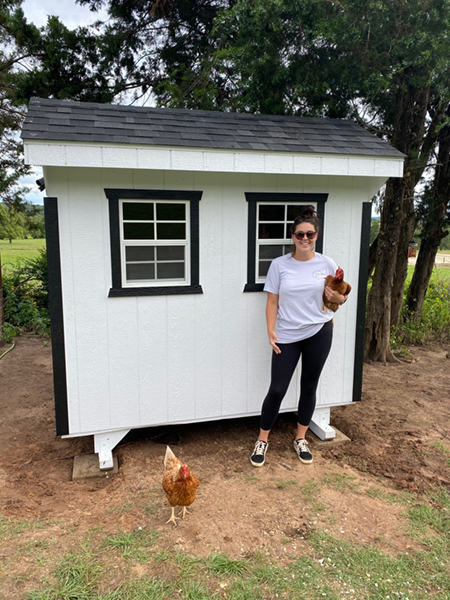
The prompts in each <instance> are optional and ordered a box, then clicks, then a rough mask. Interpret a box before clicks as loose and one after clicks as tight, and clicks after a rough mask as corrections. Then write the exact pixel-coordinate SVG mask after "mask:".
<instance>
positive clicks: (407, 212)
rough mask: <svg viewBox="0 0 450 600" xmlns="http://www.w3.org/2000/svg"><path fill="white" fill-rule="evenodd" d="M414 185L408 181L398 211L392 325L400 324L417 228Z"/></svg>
mask: <svg viewBox="0 0 450 600" xmlns="http://www.w3.org/2000/svg"><path fill="white" fill-rule="evenodd" d="M413 185H414V184H413V182H411V183H410V184H409V183H408V182H407V186H406V187H407V189H406V190H405V200H404V203H403V206H402V207H399V211H398V212H399V213H400V212H401V214H399V215H398V218H399V220H401V222H402V227H401V229H400V238H399V242H398V250H397V260H396V263H395V277H394V281H393V284H392V291H391V294H392V297H391V327H392V326H393V325H394V326H395V325H399V324H400V321H401V313H402V306H403V295H404V290H405V281H406V277H407V275H408V248H409V244H410V242H411V240H412V239H413V235H414V230H415V228H416V215H415V212H414V187H413ZM411 188H412V189H411Z"/></svg>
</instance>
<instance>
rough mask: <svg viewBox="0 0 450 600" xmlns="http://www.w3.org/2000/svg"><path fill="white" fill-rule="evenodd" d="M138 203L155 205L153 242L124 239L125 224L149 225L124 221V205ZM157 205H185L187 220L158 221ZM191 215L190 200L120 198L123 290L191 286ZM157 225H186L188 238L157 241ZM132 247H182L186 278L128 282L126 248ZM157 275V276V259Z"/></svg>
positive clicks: (147, 221)
mask: <svg viewBox="0 0 450 600" xmlns="http://www.w3.org/2000/svg"><path fill="white" fill-rule="evenodd" d="M138 202H143V203H146V204H153V205H154V211H153V217H154V218H153V221H152V222H153V223H154V232H155V239H152V240H147V239H146V240H139V239H136V240H125V238H124V223H125V222H131V223H139V222H145V223H149V222H150V221H149V220H142V221H139V220H135V221H129V220H124V218H123V205H124V204H126V203H132V204H136V203H138ZM156 204H183V205H184V206H185V219H184V221H181V220H177V221H171V220H166V219H163V220H158V219H157V215H156ZM190 217H191V215H190V202H189V201H188V200H167V199H159V198H152V199H140V198H139V199H138V198H133V199H131V198H130V199H129V198H126V199H125V198H119V223H120V227H119V229H120V258H121V260H120V263H121V269H122V287H123V288H142V287H149V288H151V287H158V288H160V287H173V286H180V287H183V286H189V285H190V284H191V264H190V257H191V252H190V249H191V232H190V223H191V218H190ZM157 223H174V224H176V223H184V224H185V227H186V237H185V239H183V240H176V239H175V240H158V239H157V227H156V225H157ZM131 246H149V247H153V248H155V247H156V246H182V247H184V249H185V251H184V265H185V269H184V275H185V276H184V278H174V279H139V280H135V281H131V282H127V272H126V268H127V262H126V254H125V251H126V248H127V247H131ZM158 262H168V263H172V262H178V261H158ZM155 275H156V258H155Z"/></svg>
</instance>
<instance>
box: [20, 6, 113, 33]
mask: <svg viewBox="0 0 450 600" xmlns="http://www.w3.org/2000/svg"><path fill="white" fill-rule="evenodd" d="M22 9H23V11H24V13H25V16H26V17H27V19H28V21H31V22H32V23H34V24H35V25H37V26H38V27H42V26H43V25H45V24H46V23H47V16H48V15H56V16H58V17H59V18H60V19H61V21H62V22H63V23H64V25H66V26H67V27H69V28H70V29H73V28H74V27H78V26H80V25H90V24H91V23H93V22H94V21H97V20H98V19H104V18H106V13H105V12H103V11H102V12H98V13H93V12H91V11H90V10H89V8H88V7H86V6H79V5H78V4H75V0H24V2H23V4H22Z"/></svg>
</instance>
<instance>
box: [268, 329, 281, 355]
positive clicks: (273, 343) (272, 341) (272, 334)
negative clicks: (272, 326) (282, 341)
mask: <svg viewBox="0 0 450 600" xmlns="http://www.w3.org/2000/svg"><path fill="white" fill-rule="evenodd" d="M276 342H278V337H277V334H276V333H275V331H269V344H270V345H271V346H272V348H273V350H274V352H275V354H281V350H280V349H279V347H278V346H277V345H276Z"/></svg>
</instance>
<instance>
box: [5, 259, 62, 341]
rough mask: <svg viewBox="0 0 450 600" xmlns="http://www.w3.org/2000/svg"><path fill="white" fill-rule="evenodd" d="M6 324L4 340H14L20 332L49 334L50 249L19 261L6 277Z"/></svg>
mask: <svg viewBox="0 0 450 600" xmlns="http://www.w3.org/2000/svg"><path fill="white" fill-rule="evenodd" d="M3 295H4V301H5V326H4V329H3V339H4V341H5V342H10V341H11V340H12V339H13V338H14V337H15V336H16V335H18V334H19V333H24V332H25V333H34V334H37V335H49V333H50V317H49V305H48V304H49V300H48V280H47V252H46V250H45V249H42V250H40V251H39V255H38V257H37V258H33V259H28V260H24V261H21V262H19V263H18V264H17V265H16V266H15V267H13V268H12V270H11V271H10V272H9V273H8V274H5V275H4V276H3Z"/></svg>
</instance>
